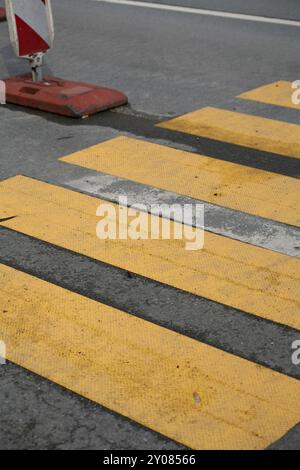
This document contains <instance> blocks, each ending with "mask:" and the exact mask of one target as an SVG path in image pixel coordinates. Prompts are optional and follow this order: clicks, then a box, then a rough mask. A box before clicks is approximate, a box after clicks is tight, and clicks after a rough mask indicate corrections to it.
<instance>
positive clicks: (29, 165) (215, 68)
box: [0, 0, 300, 450]
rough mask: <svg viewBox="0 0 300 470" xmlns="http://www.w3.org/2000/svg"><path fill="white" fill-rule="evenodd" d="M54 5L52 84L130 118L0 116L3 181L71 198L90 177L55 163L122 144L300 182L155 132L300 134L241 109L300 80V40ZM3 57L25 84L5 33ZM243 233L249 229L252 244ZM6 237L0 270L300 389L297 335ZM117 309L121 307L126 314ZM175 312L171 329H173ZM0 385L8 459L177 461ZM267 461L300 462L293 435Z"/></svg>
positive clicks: (136, 437) (139, 439) (263, 9)
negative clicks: (107, 96)
mask: <svg viewBox="0 0 300 470" xmlns="http://www.w3.org/2000/svg"><path fill="white" fill-rule="evenodd" d="M156 3H168V4H174V5H177V4H180V5H184V6H193V7H198V8H210V9H217V10H223V11H232V12H237V13H246V14H253V15H265V16H271V17H278V18H288V19H299V20H300V5H299V3H298V2H297V0H285V2H284V3H283V2H281V1H279V0H277V1H271V0H264V1H260V2H259V1H255V2H254V1H252V2H251V3H250V2H249V4H247V5H246V4H245V3H246V2H244V1H242V0H233V1H229V0H227V1H226V0H210V1H208V0H207V1H202V0H199V1H198V0H176V1H174V0H173V1H171V0H170V1H168V2H156ZM52 4H53V10H54V17H55V26H56V39H55V47H54V49H53V51H51V52H50V53H49V54H48V56H47V59H46V67H45V69H46V71H47V72H48V73H52V74H54V75H57V76H61V77H66V78H71V79H75V80H82V81H88V82H93V83H97V84H99V85H103V86H111V87H116V88H120V89H122V90H123V91H124V92H125V93H126V94H127V95H128V96H129V100H130V106H129V107H126V108H121V109H119V110H117V111H114V112H107V113H103V114H101V115H98V116H95V117H92V118H90V119H88V120H84V121H73V120H68V119H65V118H60V117H57V116H54V115H50V114H46V113H40V112H36V111H26V110H23V109H21V108H18V107H14V106H1V107H0V119H1V126H0V179H5V178H8V177H10V176H14V175H17V174H24V175H27V176H31V177H35V178H39V179H42V180H44V181H51V182H54V183H56V184H60V185H63V186H68V185H71V186H72V185H73V187H74V182H75V181H79V180H82V179H84V178H85V177H86V176H87V175H88V176H89V177H90V176H91V172H87V171H85V170H83V169H81V168H78V167H72V166H71V165H65V164H62V163H61V162H58V158H59V157H61V156H63V155H67V154H69V153H71V152H74V151H76V150H80V149H82V148H86V147H88V146H90V145H94V144H96V143H99V142H101V141H103V140H106V139H109V138H112V137H114V136H117V135H119V134H120V132H121V133H122V134H126V135H130V136H134V137H142V138H146V139H148V140H149V141H152V142H158V143H163V144H164V145H170V146H172V147H176V148H183V149H187V150H189V151H193V152H196V153H204V154H207V155H212V156H216V157H217V158H221V159H225V160H228V161H236V162H238V163H240V164H242V165H249V166H254V167H257V168H263V169H268V170H270V171H274V172H277V173H280V174H286V175H288V176H292V177H295V178H299V176H300V162H299V160H296V159H293V158H283V157H280V156H278V155H272V154H266V153H264V152H258V151H253V150H248V149H242V148H239V147H237V146H231V145H225V144H220V143H216V142H213V141H209V140H207V139H199V138H196V137H191V136H190V137H189V136H184V135H182V134H180V133H172V132H169V131H166V130H162V129H157V128H156V129H155V128H154V125H155V123H157V122H159V121H161V120H163V119H167V118H169V117H172V116H176V115H179V114H183V113H185V112H189V111H192V110H194V109H198V108H200V107H202V106H207V105H209V106H219V107H225V108H229V109H232V108H233V107H235V108H236V109H238V110H241V111H244V112H248V113H250V114H259V115H262V116H270V115H272V117H275V118H277V119H278V118H280V119H282V120H287V121H289V122H296V123H300V117H298V115H297V113H296V112H295V111H291V110H288V109H281V110H279V109H278V108H276V107H272V106H270V107H266V106H262V105H258V104H255V103H245V102H243V103H242V102H240V101H239V100H237V99H235V98H234V97H235V96H237V95H238V94H240V93H242V92H243V91H246V90H249V89H252V88H255V87H257V86H260V85H262V84H265V83H270V82H273V81H276V80H291V81H293V80H296V79H299V78H300V77H299V66H298V58H297V57H298V50H299V36H300V29H299V28H294V27H288V26H279V25H270V24H263V23H255V22H251V23H250V22H246V21H240V20H231V19H222V18H213V17H207V16H206V17H204V16H203V17H202V16H199V15H191V14H183V13H175V12H166V11H164V12H163V11H157V10H149V9H143V8H138V7H134V6H133V7H129V6H118V5H110V4H103V3H99V2H94V1H92V0H72V1H71V0H53V1H52ZM0 44H1V47H0V77H6V76H8V75H13V74H16V73H20V72H23V71H26V70H27V64H26V62H23V61H20V60H16V59H15V57H14V55H13V53H12V50H11V47H10V45H9V40H8V35H7V26H6V25H5V24H0ZM122 190H123V189H122V184H121V183H120V185H118V184H115V185H114V195H115V196H117V195H118V194H119V193H120V192H122ZM97 195H98V196H99V197H101V196H102V197H104V198H105V197H107V198H111V197H108V195H107V192H106V188H104V187H103V188H101V187H99V188H98V191H97ZM239 229H240V230H242V229H241V228H239ZM247 230H248V229H247V225H245V226H244V234H247ZM236 231H237V229H236ZM298 233H299V231H298ZM0 236H1V248H0V261H1V262H3V263H5V264H8V265H10V266H15V267H18V269H21V270H23V271H25V272H30V273H32V274H34V275H36V276H38V277H41V278H43V279H47V280H49V281H50V282H53V283H56V284H58V285H62V286H63V287H65V288H68V289H70V290H75V291H77V292H80V293H83V294H84V295H87V296H90V297H92V298H95V299H97V300H101V301H103V302H105V303H108V304H111V305H115V306H118V307H119V308H122V309H123V310H125V311H128V312H130V313H132V314H134V315H138V314H139V315H141V316H142V317H143V318H147V319H150V320H151V321H154V322H156V323H158V324H161V325H164V326H167V327H169V328H172V329H174V330H175V331H180V332H183V333H185V334H188V335H189V336H192V337H194V338H196V339H199V340H201V341H204V342H207V343H208V344H213V345H215V346H216V347H219V348H220V349H223V350H226V351H229V352H233V353H234V354H237V355H239V356H241V357H245V358H247V359H250V360H253V361H255V362H257V363H258V364H263V365H265V366H267V367H270V368H272V369H274V370H277V371H280V372H283V373H285V374H288V375H290V376H292V377H295V378H298V379H299V378H300V369H299V367H298V368H297V367H296V366H293V365H292V364H291V362H290V347H289V345H290V344H291V342H292V341H293V339H294V338H296V337H297V335H298V336H300V333H297V332H295V331H294V330H292V329H290V328H287V327H283V326H281V325H278V324H274V323H272V322H268V321H266V320H262V319H259V318H256V317H254V316H250V315H245V314H244V313H243V312H239V311H235V310H234V309H230V308H228V307H224V306H222V305H219V304H217V303H214V302H210V301H208V300H206V299H200V298H195V297H194V296H191V295H188V294H186V293H183V292H181V291H177V290H176V289H172V288H169V287H164V286H161V285H159V284H158V283H154V282H153V281H150V280H148V279H143V278H141V277H138V276H133V277H132V276H129V277H128V273H126V272H123V271H122V270H116V269H113V268H112V267H109V266H106V265H104V264H101V263H96V262H94V261H93V260H90V259H88V258H84V257H80V256H78V255H75V254H74V253H71V252H66V251H60V250H58V249H57V247H53V246H51V245H49V244H44V243H42V242H39V241H37V240H34V239H31V238H29V237H24V236H22V235H20V234H17V233H15V232H12V231H9V230H7V229H1V231H0ZM245 236H246V235H245ZM57 250H58V251H57ZM51 260H52V262H51ZM54 260H55V261H54ZM77 263H78V264H77ZM66 266H69V268H70V272H69V276H66V275H65V271H64V268H65V267H66ZM72 266H77V270H75V269H73V270H72V269H71V267H72ZM93 272H94V273H100V272H101V273H102V275H103V278H104V279H106V281H107V282H110V285H111V288H110V292H107V290H106V289H104V290H103V286H99V285H97V283H95V282H94V283H93V282H92V280H93V279H94V280H95V278H97V276H94V277H93V276H92V273H93ZM72 276H73V277H72ZM68 277H69V280H68ZM74 286H76V288H74ZM86 286H88V289H87V288H86ZM101 289H102V290H101ZM145 298H146V299H147V302H144V301H143V300H144V299H145ZM115 299H119V300H120V299H121V300H120V305H117V304H116V300H115ZM174 309H176V311H177V312H178V315H177V316H176V321H174V319H173V318H172V316H173V315H172V316H171V312H173V311H174ZM195 312H197V313H199V315H198V317H199V318H198V317H197V316H196V315H195ZM210 316H212V318H213V321H212V320H210V319H209V317H210ZM233 332H234V334H233ZM0 383H1V387H0V407H1V409H0V411H1V426H0V448H1V449H13V448H15V449H20V448H32V449H40V448H47V449H69V448H75V449H79V448H80V449H107V450H109V449H180V448H182V447H181V446H180V445H179V444H177V443H174V442H172V441H170V440H169V439H166V438H164V437H163V436H160V435H158V434H156V433H154V432H152V431H150V430H148V429H144V428H143V427H142V426H140V425H138V424H136V423H133V422H131V421H130V420H127V419H125V418H123V417H121V416H118V415H116V414H114V413H111V412H110V411H109V410H106V409H104V408H102V407H101V406H99V405H96V404H93V403H91V402H89V401H87V400H85V399H83V398H80V397H78V396H77V395H75V394H73V393H71V392H69V391H67V390H64V389H62V388H61V387H59V386H57V385H55V384H53V383H51V382H48V381H46V380H43V379H41V378H40V377H37V376H35V375H34V374H32V373H30V372H28V371H25V370H23V369H21V368H19V367H18V366H16V365H13V364H7V365H6V366H3V367H2V366H0ZM287 399H288V397H287ZM272 447H273V448H275V449H276V448H277V449H282V448H284V449H288V448H290V449H292V448H294V449H295V448H300V430H299V427H296V428H295V429H293V430H291V431H290V433H289V434H288V435H287V436H285V437H284V438H283V439H282V440H281V441H280V442H278V443H275V444H274V445H273V446H272Z"/></svg>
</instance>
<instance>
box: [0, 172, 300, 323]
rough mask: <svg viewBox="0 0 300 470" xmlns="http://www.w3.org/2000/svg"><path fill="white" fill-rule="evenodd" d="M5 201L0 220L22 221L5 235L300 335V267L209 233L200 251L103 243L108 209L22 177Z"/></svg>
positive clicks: (9, 184)
mask: <svg viewBox="0 0 300 470" xmlns="http://www.w3.org/2000/svg"><path fill="white" fill-rule="evenodd" d="M0 200H1V217H0V218H5V217H10V216H16V217H15V218H13V219H11V220H7V221H6V222H2V225H4V226H6V227H10V228H12V229H14V230H17V231H19V232H22V233H25V234H28V235H30V236H34V237H37V238H40V239H42V240H45V241H47V242H50V243H53V244H55V245H58V246H61V247H64V248H67V249H70V250H73V251H76V252H78V253H81V254H84V255H88V256H90V257H92V258H95V259H99V260H102V261H104V262H106V263H109V264H112V265H115V266H119V267H120V268H122V269H126V270H129V271H132V272H135V273H137V274H140V275H143V276H146V277H149V278H151V279H155V280H157V281H160V282H162V283H165V284H169V285H171V286H174V287H177V288H180V289H183V290H185V291H188V292H191V293H193V294H197V295H199V296H203V297H206V298H209V299H212V300H215V301H217V302H221V303H223V304H226V305H230V306H232V307H235V308H238V309H241V310H244V311H245V312H248V313H252V314H255V315H258V316H261V317H264V318H267V319H270V320H274V321H276V322H279V323H283V324H286V325H289V326H291V327H295V328H298V329H300V289H299V281H300V260H299V259H296V258H292V257H289V256H285V255H282V254H279V253H275V252H272V251H269V250H265V249H263V248H259V247H255V246H252V245H248V244H245V243H241V242H239V241H236V240H232V239H230V238H226V237H223V236H220V235H215V234H213V233H208V232H206V233H205V244H204V249H203V250H200V251H186V249H185V241H184V240H151V239H149V240H130V239H129V240H118V239H117V240H100V239H99V238H97V237H96V224H97V222H98V221H99V219H98V218H97V217H96V215H95V214H96V208H97V207H98V205H99V204H101V202H104V201H101V200H100V199H96V198H93V197H91V196H87V195H84V194H80V193H77V192H75V191H70V190H67V189H64V188H59V187H56V186H53V185H49V184H46V183H43V182H40V181H37V180H33V179H31V178H27V177H23V176H18V177H14V178H10V179H8V180H5V181H2V182H1V183H0ZM105 203H107V201H105ZM112 207H114V208H115V209H116V211H117V214H116V215H117V216H118V209H119V206H118V205H115V204H112ZM120 224H121V223H120Z"/></svg>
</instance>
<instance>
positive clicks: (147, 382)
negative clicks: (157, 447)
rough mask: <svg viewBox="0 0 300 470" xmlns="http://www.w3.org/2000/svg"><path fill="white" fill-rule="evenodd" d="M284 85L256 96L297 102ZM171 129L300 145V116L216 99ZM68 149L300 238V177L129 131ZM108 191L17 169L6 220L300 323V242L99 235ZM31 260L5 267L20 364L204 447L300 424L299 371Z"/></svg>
mask: <svg viewBox="0 0 300 470" xmlns="http://www.w3.org/2000/svg"><path fill="white" fill-rule="evenodd" d="M278 88H280V87H277V86H273V85H272V86H270V87H267V89H266V88H264V89H263V90H260V91H254V92H253V93H252V97H251V92H249V93H250V95H249V96H248V98H249V99H258V100H261V101H262V100H263V99H264V98H263V96H264V92H265V93H266V98H265V100H266V101H265V103H270V104H274V103H272V96H273V101H276V103H275V104H277V105H278V106H286V105H287V103H286V102H285V104H282V103H283V102H284V99H283V98H282V99H279V94H278ZM284 89H285V90H286V89H287V85H285V88H284ZM246 95H247V94H246ZM280 96H282V93H281V95H280ZM241 98H242V99H248V98H247V97H246V96H241ZM277 100H278V101H277ZM291 107H292V106H291ZM159 126H161V127H164V128H168V129H170V130H171V131H172V130H174V131H176V132H183V133H191V134H197V135H199V136H201V137H209V138H211V139H215V140H220V141H224V142H230V143H234V144H237V145H241V146H246V147H250V148H256V149H261V150H263V151H267V152H273V153H275V154H278V155H282V156H285V157H286V158H290V157H292V158H295V159H297V158H299V155H300V153H299V150H298V146H299V145H300V131H299V129H300V127H299V126H298V125H296V124H288V123H282V122H276V121H274V120H270V119H266V118H258V117H255V116H250V115H249V116H244V115H242V114H241V113H234V112H229V111H225V110H218V109H212V108H209V109H203V110H199V111H196V112H193V113H191V114H188V115H185V116H183V117H178V118H175V119H173V120H171V121H168V122H165V123H162V124H159ZM60 160H61V161H62V162H63V164H65V165H77V166H80V167H82V168H85V169H89V170H92V171H94V172H95V173H99V174H100V173H101V174H107V175H110V176H113V177H118V178H122V180H124V181H132V182H134V183H138V184H142V185H145V186H146V187H147V188H153V190H154V189H159V190H163V191H171V192H172V193H174V194H176V195H178V196H187V197H190V198H193V200H198V201H201V202H204V203H205V204H206V203H207V204H213V205H216V206H218V207H221V208H222V209H223V208H224V209H226V210H227V209H229V210H232V211H241V212H242V213H246V214H249V215H251V216H252V217H254V218H258V219H260V218H262V219H263V220H266V221H270V222H272V223H274V222H276V223H279V224H282V226H284V227H286V228H287V229H293V230H294V231H295V232H294V233H295V238H294V239H293V242H294V241H296V237H297V235H298V236H299V220H300V219H299V212H298V208H297V202H298V200H299V194H300V191H299V181H298V179H297V178H292V177H288V176H283V175H280V174H278V173H277V174H275V173H273V172H268V171H264V170H259V169H256V168H250V167H247V166H245V165H243V166H242V165H239V164H235V163H230V162H224V161H221V160H219V159H218V158H217V157H216V158H214V157H206V156H204V155H195V154H191V153H189V152H186V151H182V150H178V149H173V148H170V147H166V146H163V145H158V144H155V143H150V142H148V141H146V140H145V139H133V138H131V137H127V136H120V137H117V138H114V139H112V140H109V141H106V142H102V143H100V144H99V145H96V146H95V147H92V148H88V149H85V150H83V151H80V152H77V153H75V154H72V155H68V156H64V157H62V158H61V159H60ZM85 192H87V191H86V189H85ZM100 198H101V193H100V194H98V195H97V197H95V195H94V194H84V193H83V192H82V191H81V188H80V185H78V184H77V187H76V184H75V185H74V187H72V184H71V185H70V187H69V188H66V187H62V186H58V185H55V184H49V183H47V182H45V181H42V180H36V179H33V178H30V177H25V176H21V175H18V176H15V177H12V178H9V179H7V180H4V181H1V182H0V199H1V215H0V218H1V221H2V222H1V227H3V230H9V231H11V233H17V234H22V235H24V236H26V237H29V238H30V239H33V240H39V241H41V242H43V243H45V244H47V245H49V246H53V247H58V248H60V249H62V250H67V251H70V252H72V253H76V254H78V255H81V256H85V257H87V258H88V259H90V260H95V261H97V262H101V263H104V264H105V265H107V266H112V267H116V268H118V269H120V270H121V271H122V272H127V273H129V275H130V276H138V277H141V278H143V279H145V282H157V283H159V284H160V285H161V286H162V288H163V287H164V286H165V288H172V289H177V290H178V291H180V292H183V293H186V294H189V295H192V296H194V297H195V299H196V298H199V297H200V298H205V299H208V300H209V301H212V302H215V303H218V304H222V305H223V306H225V307H227V308H233V309H236V310H237V311H239V312H243V314H244V315H245V316H246V317H247V318H248V319H249V321H252V319H253V321H254V319H256V320H258V321H260V322H261V324H262V328H263V327H264V325H269V324H274V325H275V326H277V327H278V328H283V327H284V328H288V329H290V330H291V331H292V330H293V331H299V330H300V323H299V322H300V320H299V319H300V315H299V313H300V312H299V310H300V289H299V285H300V284H299V280H300V279H299V278H300V264H299V263H300V260H299V257H298V256H297V253H298V251H297V250H298V246H297V245H296V246H294V249H295V251H294V252H293V255H291V254H287V253H284V252H282V251H283V250H281V251H280V250H278V249H277V250H273V249H270V248H269V247H265V246H260V245H259V244H255V243H249V242H248V243H245V241H241V240H239V239H238V237H235V236H234V234H233V236H226V235H225V234H220V233H213V231H211V230H210V231H208V230H206V231H205V243H204V249H203V250H200V251H199V252H188V251H186V250H185V249H184V244H183V241H182V240H161V239H159V240H99V239H98V238H97V237H96V233H95V228H96V223H97V219H96V209H97V207H98V206H99V204H100V203H101V202H105V199H100ZM137 202H138V201H137ZM112 204H113V205H114V206H116V201H114V202H113V203H112ZM177 223H178V222H176V221H174V222H172V224H173V225H174V224H177ZM195 230H200V228H198V229H197V228H195ZM294 245H295V244H294ZM299 245H300V237H299ZM29 271H30V270H28V269H27V270H26V269H24V270H22V269H19V268H17V269H16V268H15V267H14V266H10V265H9V262H8V261H7V260H6V261H5V263H3V264H2V265H1V267H0V278H1V303H2V304H3V306H4V308H3V315H2V316H1V319H0V329H1V334H2V335H3V339H4V341H5V343H6V344H7V356H8V359H9V360H10V361H12V362H14V363H16V364H18V365H20V366H22V367H24V368H26V369H29V370H31V371H32V372H34V373H36V374H38V375H40V376H43V377H45V378H47V379H49V380H51V381H53V382H55V383H58V384H59V385H62V386H63V387H65V388H68V389H70V390H72V391H74V392H75V393H78V394H79V395H82V396H83V397H85V398H88V399H90V400H93V401H94V402H96V403H99V404H101V405H103V406H105V407H107V408H108V409H110V410H112V411H114V412H116V413H119V414H121V415H123V416H125V417H127V418H130V419H131V420H133V421H135V422H137V423H139V424H142V425H144V426H146V427H148V428H150V429H152V430H154V431H156V432H158V433H160V434H162V435H164V436H166V437H168V438H170V439H173V440H175V441H177V442H179V443H181V444H183V445H185V446H187V447H190V448H193V449H264V448H266V447H267V446H269V445H271V444H272V443H273V442H275V441H276V440H278V439H280V438H281V437H282V436H283V435H284V434H285V433H287V432H288V431H289V430H290V429H291V428H292V427H293V426H295V425H296V424H297V423H299V422H300V406H299V392H300V383H299V377H295V376H291V374H287V373H284V372H283V371H280V372H279V371H278V370H276V368H275V367H271V366H266V365H262V364H261V363H258V361H255V362H254V361H253V360H251V357H246V358H245V357H241V355H238V354H235V353H234V352H232V351H231V350H230V348H228V347H226V348H225V349H224V350H222V348H220V346H219V344H217V345H215V344H211V343H208V342H207V341H203V340H201V339H198V338H197V339H196V338H195V337H191V335H190V334H189V333H186V332H185V331H184V329H182V330H181V331H180V332H179V331H177V329H176V328H174V327H173V325H172V322H169V323H168V324H167V325H161V324H158V323H157V322H153V321H151V320H149V318H143V316H139V315H138V314H135V313H132V312H128V311H126V310H125V309H122V308H121V309H120V308H117V305H116V303H117V301H115V305H112V302H110V303H107V302H106V303H105V302H101V301H100V300H98V299H97V300H95V299H91V298H88V296H87V295H83V294H82V293H77V292H76V289H75V287H74V289H70V288H65V287H62V286H60V285H57V284H55V283H53V282H51V281H49V280H47V279H42V278H39V276H36V275H34V274H32V273H31V272H29ZM103 283H104V284H105V277H104V278H103ZM107 289H109V285H107ZM157 316H158V317H159V312H158V315H157ZM170 316H172V312H170ZM232 334H233V335H234V332H233V333H232ZM299 336H300V333H299ZM286 354H287V356H290V351H287V352H286Z"/></svg>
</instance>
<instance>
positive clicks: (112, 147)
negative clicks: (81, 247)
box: [61, 137, 300, 227]
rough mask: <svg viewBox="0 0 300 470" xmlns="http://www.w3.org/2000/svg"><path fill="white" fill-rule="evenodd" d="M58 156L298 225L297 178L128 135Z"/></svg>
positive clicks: (299, 188) (299, 197)
mask: <svg viewBox="0 0 300 470" xmlns="http://www.w3.org/2000/svg"><path fill="white" fill-rule="evenodd" d="M61 160H63V161H64V162H67V163H71V164H76V165H80V166H83V167H85V168H89V169H92V170H96V171H102V172H104V173H109V174H110V175H115V176H119V177H122V178H127V179H130V180H133V181H137V182H139V183H143V184H147V185H152V186H156V187H158V188H162V189H165V190H168V191H174V192H176V193H179V194H184V195H186V196H190V197H193V198H196V199H201V200H204V201H207V202H211V203H216V204H218V205H222V206H225V207H230V208H232V209H238V210H241V211H244V212H248V213H251V214H254V215H258V216H261V217H266V218H270V219H273V220H277V221H280V222H284V223H287V224H290V225H295V226H298V227H299V226H300V212H299V199H300V182H299V180H297V179H295V178H288V177H285V176H281V175H277V174H275V173H269V172H267V171H261V170H256V169H255V168H249V167H246V166H242V165H237V164H234V163H229V162H223V161H220V160H216V159H214V158H209V157H205V156H199V155H194V154H192V153H188V152H184V151H181V150H175V149H172V148H169V147H165V146H162V145H157V144H152V143H149V142H145V141H142V140H137V139H131V138H128V137H117V138H115V139H112V140H108V141H106V142H104V143H101V144H98V145H95V146H94V147H90V148H87V149H85V150H81V151H80V152H76V153H74V154H72V155H69V156H67V157H64V158H62V159H61Z"/></svg>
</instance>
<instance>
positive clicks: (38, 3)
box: [13, 0, 51, 46]
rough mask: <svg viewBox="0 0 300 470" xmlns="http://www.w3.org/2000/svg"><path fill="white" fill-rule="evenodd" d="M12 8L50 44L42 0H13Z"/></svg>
mask: <svg viewBox="0 0 300 470" xmlns="http://www.w3.org/2000/svg"><path fill="white" fill-rule="evenodd" d="M13 8H14V13H15V14H16V15H18V16H19V17H20V18H21V19H22V20H23V21H24V22H25V23H27V24H28V25H29V26H30V27H31V28H32V29H33V30H34V31H35V32H36V33H37V34H38V35H39V36H40V37H41V38H42V39H43V40H44V41H45V42H46V43H47V44H49V46H51V38H50V34H49V29H48V23H47V14H46V10H45V9H46V7H45V4H44V2H42V0H13Z"/></svg>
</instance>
